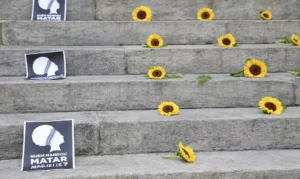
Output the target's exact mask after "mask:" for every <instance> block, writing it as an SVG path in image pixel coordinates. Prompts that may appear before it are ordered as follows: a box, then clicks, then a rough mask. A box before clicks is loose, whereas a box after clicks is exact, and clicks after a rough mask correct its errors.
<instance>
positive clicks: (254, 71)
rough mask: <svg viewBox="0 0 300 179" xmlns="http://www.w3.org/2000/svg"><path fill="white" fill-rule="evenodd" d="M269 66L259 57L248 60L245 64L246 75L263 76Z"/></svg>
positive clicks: (252, 76) (251, 76) (250, 76)
mask: <svg viewBox="0 0 300 179" xmlns="http://www.w3.org/2000/svg"><path fill="white" fill-rule="evenodd" d="M267 73H268V71H267V66H266V64H265V62H263V61H261V60H257V59H254V58H253V59H251V60H249V61H247V63H246V64H245V66H244V75H245V76H246V77H249V78H263V77H265V76H266V75H267Z"/></svg>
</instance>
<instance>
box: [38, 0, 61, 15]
mask: <svg viewBox="0 0 300 179" xmlns="http://www.w3.org/2000/svg"><path fill="white" fill-rule="evenodd" d="M39 6H40V7H41V8H42V9H44V10H49V9H50V14H57V9H59V8H60V5H59V3H58V2H57V0H39Z"/></svg>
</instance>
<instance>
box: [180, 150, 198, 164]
mask: <svg viewBox="0 0 300 179" xmlns="http://www.w3.org/2000/svg"><path fill="white" fill-rule="evenodd" d="M180 155H181V157H182V159H183V160H184V161H186V162H189V163H193V162H196V155H195V153H194V151H193V149H192V148H191V147H190V146H186V147H183V148H182V149H181V151H180Z"/></svg>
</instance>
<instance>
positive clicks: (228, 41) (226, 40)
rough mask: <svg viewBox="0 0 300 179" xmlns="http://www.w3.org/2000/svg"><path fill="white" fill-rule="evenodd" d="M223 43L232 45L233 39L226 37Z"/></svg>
mask: <svg viewBox="0 0 300 179" xmlns="http://www.w3.org/2000/svg"><path fill="white" fill-rule="evenodd" d="M222 43H223V44H224V45H230V44H231V41H230V39H228V38H225V39H223V40H222Z"/></svg>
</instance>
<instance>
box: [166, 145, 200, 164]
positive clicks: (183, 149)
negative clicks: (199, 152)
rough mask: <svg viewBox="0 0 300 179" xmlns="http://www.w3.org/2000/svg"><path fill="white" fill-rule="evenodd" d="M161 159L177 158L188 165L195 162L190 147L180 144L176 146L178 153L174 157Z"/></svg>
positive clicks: (195, 159) (194, 156)
mask: <svg viewBox="0 0 300 179" xmlns="http://www.w3.org/2000/svg"><path fill="white" fill-rule="evenodd" d="M163 158H166V159H173V158H178V159H182V160H184V161H185V162H188V163H193V162H196V161H197V158H196V155H195V153H194V151H193V149H192V147H190V146H184V145H183V144H182V142H179V144H178V152H177V153H176V155H170V156H164V157H163Z"/></svg>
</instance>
